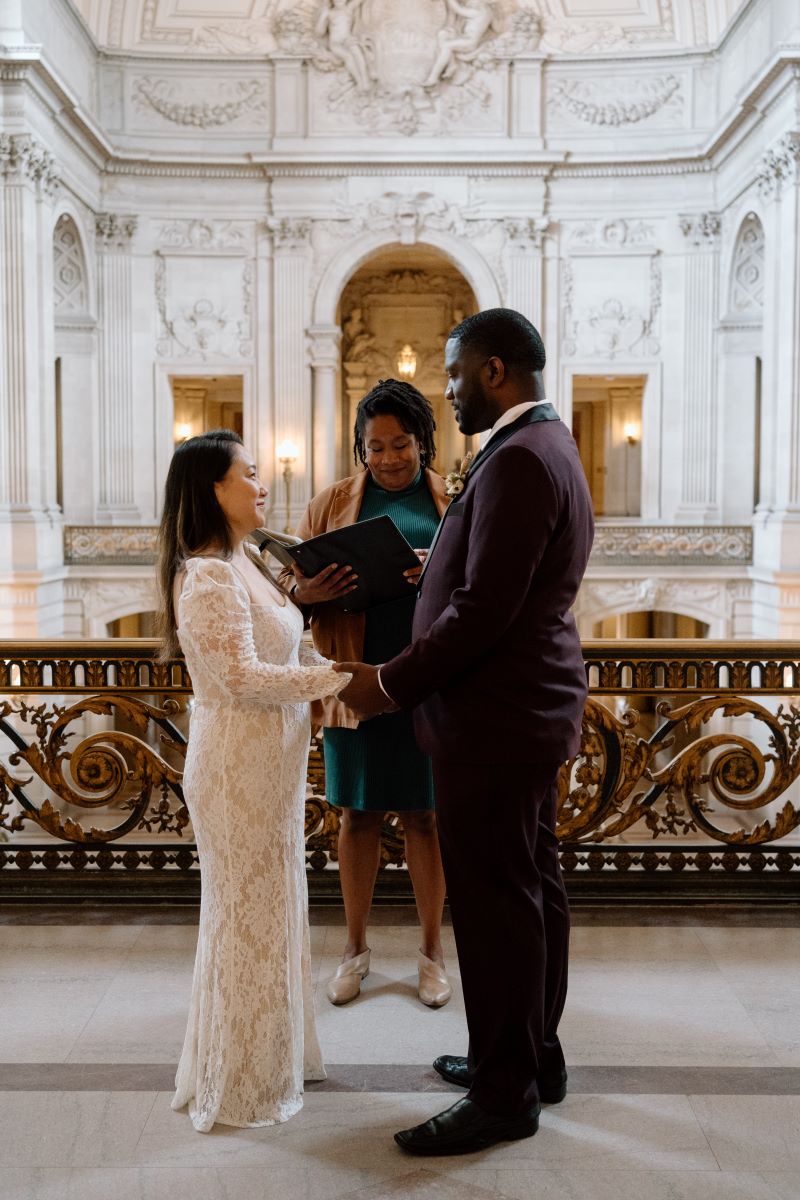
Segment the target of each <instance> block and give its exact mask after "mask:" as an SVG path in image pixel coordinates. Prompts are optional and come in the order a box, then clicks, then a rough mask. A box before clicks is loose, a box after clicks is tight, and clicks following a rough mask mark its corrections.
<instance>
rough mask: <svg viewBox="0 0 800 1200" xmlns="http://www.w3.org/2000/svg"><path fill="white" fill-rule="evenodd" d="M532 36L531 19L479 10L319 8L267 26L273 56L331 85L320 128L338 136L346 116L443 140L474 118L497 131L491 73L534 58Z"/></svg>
mask: <svg viewBox="0 0 800 1200" xmlns="http://www.w3.org/2000/svg"><path fill="white" fill-rule="evenodd" d="M540 31H541V26H540V21H539V17H538V16H537V14H536V13H533V12H531V11H530V10H525V11H516V12H514V11H508V10H505V9H504V8H502V7H501V6H500V5H496V4H492V3H489V2H488V0H407V3H406V4H404V5H402V6H400V5H398V4H397V3H396V2H395V0H343V2H342V0H339V2H338V3H336V2H332V0H326V2H325V3H323V4H322V5H321V7H319V8H317V9H313V8H311V6H307V7H306V8H300V9H292V10H283V11H281V12H279V13H277V14H276V17H275V20H274V23H273V32H274V35H275V39H276V41H277V43H278V46H279V47H280V48H281V49H282V50H284V51H285V52H286V53H289V54H302V55H303V56H304V57H306V58H307V59H308V60H309V61H310V62H311V64H312V67H313V68H314V70H315V72H316V74H317V75H318V76H330V77H331V78H330V82H327V83H323V85H322V87H321V90H320V93H319V98H320V100H321V101H322V103H321V105H319V106H317V109H316V111H317V115H318V120H319V121H320V122H322V123H323V125H324V123H325V121H326V120H327V121H328V123H329V124H331V127H332V128H337V127H340V126H341V115H347V116H349V117H350V118H351V119H352V120H353V122H354V124H355V126H357V127H358V126H360V127H362V128H364V129H368V130H371V131H374V132H396V133H402V134H406V135H411V134H414V133H417V132H426V133H434V132H442V131H445V130H447V129H452V128H453V127H454V125H455V124H457V123H458V122H460V121H463V120H465V119H466V118H467V117H469V119H470V121H471V123H472V127H473V128H474V122H475V120H480V119H481V118H482V117H484V118H487V119H488V120H489V121H490V123H491V122H492V121H494V122H496V120H497V118H498V115H499V113H500V112H501V111H502V81H501V79H500V77H499V73H498V72H497V65H498V63H500V62H501V61H509V60H510V59H512V58H513V57H514V55H515V54H518V53H520V52H522V51H523V50H528V51H530V50H535V49H536V48H537V47H538V42H539V36H540ZM490 68H493V69H492V70H490ZM493 112H494V115H492V113H493ZM337 114H340V115H339V116H338V117H337Z"/></svg>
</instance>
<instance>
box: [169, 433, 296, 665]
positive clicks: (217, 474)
mask: <svg viewBox="0 0 800 1200" xmlns="http://www.w3.org/2000/svg"><path fill="white" fill-rule="evenodd" d="M241 445H242V439H241V438H240V437H239V435H238V433H234V432H233V430H232V429H212V430H210V431H209V432H208V433H202V434H200V436H199V437H193V438H189V439H188V441H186V442H182V443H181V445H180V446H178V448H177V449H176V451H175V453H174V454H173V456H172V462H171V463H170V464H169V471H168V472H167V482H166V484H165V485H164V508H163V511H162V513H161V525H160V527H159V530H158V568H157V574H158V590H159V593H160V598H161V604H160V607H159V617H158V624H159V634H160V636H161V638H162V642H163V646H162V649H161V657H162V659H169V658H174V657H175V655H177V654H180V652H181V648H180V644H179V642H178V636H177V616H176V613H175V599H174V585H175V576H176V574H177V573H178V571H180V569H181V567H182V566H183V564H184V562H185V561H186V559H187V558H189V557H190V556H191V555H192V554H198V553H201V552H203V551H205V550H207V549H208V548H209V547H213V553H214V554H215V555H218V556H219V557H221V558H230V557H231V554H232V553H233V542H232V541H231V531H230V529H229V527H228V522H227V521H226V519H225V514H224V512H223V511H222V509H221V507H220V504H219V501H218V500H217V495H216V492H215V491H214V484H215V483H220V482H221V480H223V479H224V478H225V476H226V475H227V473H228V471H229V469H230V466H231V463H232V462H233V460H234V457H235V452H236V449H235V448H236V447H237V446H241ZM253 561H254V563H255V564H256V566H257V567H259V568H260V569H261V571H262V572H263V573H264V574H265V575H267V576H268V578H269V579H270V580H271V581H272V582H273V583H274V582H275V581H274V580H273V579H272V576H271V575H270V574H269V572H268V571H267V568H266V567H265V566H264V564H263V562H262V561H261V559H260V558H259V557H258V555H257V554H253ZM276 586H278V585H277V584H276ZM281 590H283V589H281Z"/></svg>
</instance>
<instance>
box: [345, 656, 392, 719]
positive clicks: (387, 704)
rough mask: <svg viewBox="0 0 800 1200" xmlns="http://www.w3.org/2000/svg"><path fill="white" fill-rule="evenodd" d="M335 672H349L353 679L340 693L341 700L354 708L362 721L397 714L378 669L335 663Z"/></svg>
mask: <svg viewBox="0 0 800 1200" xmlns="http://www.w3.org/2000/svg"><path fill="white" fill-rule="evenodd" d="M333 669H334V671H349V672H350V674H351V675H352V676H353V678H352V679H351V680H350V682H349V683H348V685H347V687H344V688H342V690H341V691H340V692H339V694H338V695H339V699H340V700H344V702H345V704H346V705H347V707H348V708H352V710H353V712H354V713H355V714H356V716H357V717H358V719H359V720H360V721H367V720H369V718H370V717H377V716H378V715H379V714H380V713H387V712H397V711H398V709H397V705H396V704H393V703H392V701H391V700H390V699H389V697H388V696H387V695H386V693H385V692H384V691H383V689H382V688H381V685H380V683H379V682H378V668H377V667H373V666H370V665H369V664H368V663H353V662H341V663H334V667H333Z"/></svg>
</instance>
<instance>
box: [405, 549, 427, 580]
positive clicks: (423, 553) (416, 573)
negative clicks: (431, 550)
mask: <svg viewBox="0 0 800 1200" xmlns="http://www.w3.org/2000/svg"><path fill="white" fill-rule="evenodd" d="M414 553H415V554H416V556H417V558H418V559H419V566H418V567H409V568H408V570H407V571H403V574H404V575H405V577H406V579H407V580H408V582H409V583H411V584H413V585H414V586H415V587H416V585H417V584H418V583H419V577H420V575H421V574H422V568H423V567H424V566H425V559H426V558H427V557H428V551H427V550H416V549H415V550H414Z"/></svg>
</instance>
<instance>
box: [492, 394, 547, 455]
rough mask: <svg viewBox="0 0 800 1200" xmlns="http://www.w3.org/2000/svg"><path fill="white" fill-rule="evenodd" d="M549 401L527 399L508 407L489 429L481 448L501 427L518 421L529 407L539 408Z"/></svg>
mask: <svg viewBox="0 0 800 1200" xmlns="http://www.w3.org/2000/svg"><path fill="white" fill-rule="evenodd" d="M549 403H550V401H549V400H525V401H523V403H522V404H515V405H514V407H513V408H507V409H506V411H505V412H504V413H503V415H502V417H500V418H499V419H498V420H497V421H495V423H494V425H493V426H492V428H491V429H490V430H489V433H488V435H487V437H486V439H485V441H484V442H483V443H482V447H481V448H483V446H485V445H486V442H488V441H490V439H491V438H493V437H494V435H495V434H496V433H497V431H498V430H499V429H504V428H505V426H506V425H512V424H513V423H514V421H516V419H517V417H521V416H522V414H523V413H526V412H528V410H529V409H531V408H538V407H539V405H540V404H549Z"/></svg>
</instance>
